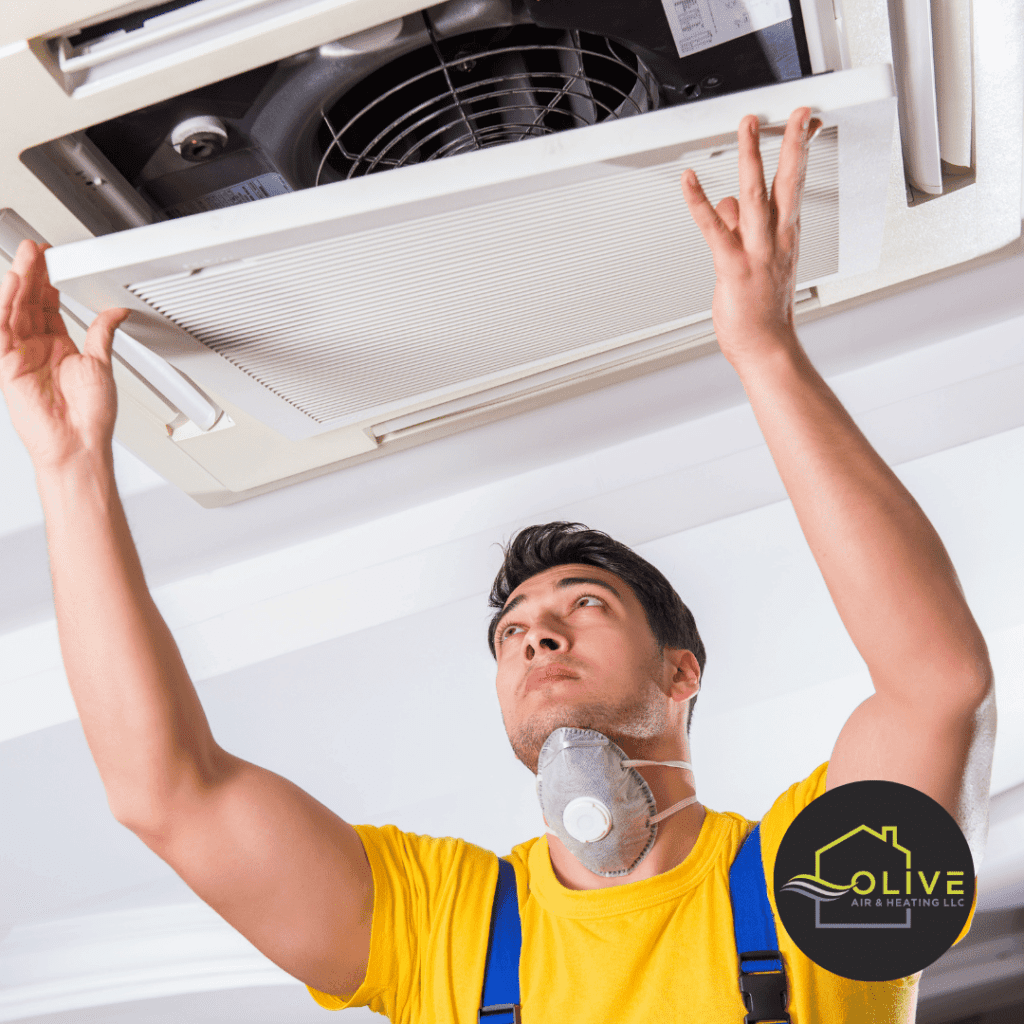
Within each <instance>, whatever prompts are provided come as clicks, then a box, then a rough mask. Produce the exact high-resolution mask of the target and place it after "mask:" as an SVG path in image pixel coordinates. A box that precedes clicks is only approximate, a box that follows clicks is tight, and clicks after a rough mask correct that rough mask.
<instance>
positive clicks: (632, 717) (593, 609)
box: [494, 565, 700, 774]
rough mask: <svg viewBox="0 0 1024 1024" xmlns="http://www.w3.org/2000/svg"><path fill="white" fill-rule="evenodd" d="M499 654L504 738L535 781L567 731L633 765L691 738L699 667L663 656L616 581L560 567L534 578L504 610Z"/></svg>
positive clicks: (587, 568)
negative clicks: (595, 739)
mask: <svg viewBox="0 0 1024 1024" xmlns="http://www.w3.org/2000/svg"><path fill="white" fill-rule="evenodd" d="M494 647H495V652H496V654H497V659H498V675H497V690H498V703H499V705H500V706H501V715H502V719H503V721H504V723H505V731H506V732H507V733H508V737H509V741H510V742H511V744H512V749H513V750H514V751H515V755H516V757H517V758H518V759H519V760H520V761H522V762H523V764H525V765H526V767H527V768H529V769H530V771H532V772H533V773H534V774H536V772H537V757H538V755H539V753H540V749H541V747H542V746H543V744H544V741H545V740H546V739H547V738H548V736H549V735H550V734H551V733H552V732H553V731H554V730H555V729H558V728H560V727H562V726H573V727H575V728H580V729H596V730H597V731H598V732H601V733H604V735H606V736H607V737H608V738H609V739H611V740H612V741H613V742H615V743H617V744H618V745H619V746H620V747H622V748H623V749H624V750H626V751H627V753H630V754H631V755H632V756H634V757H640V756H646V755H647V753H651V752H655V751H657V752H661V750H662V749H663V748H664V744H665V742H666V740H670V739H672V738H675V737H677V736H678V734H679V733H680V731H682V732H683V733H685V712H686V707H687V706H686V705H685V704H684V703H683V701H685V699H686V697H688V696H691V695H692V694H693V693H696V692H697V688H698V683H697V680H698V678H699V675H700V670H699V668H698V666H697V659H696V658H695V657H694V656H693V654H691V653H690V652H689V651H674V650H671V649H666V650H665V652H664V655H662V654H661V653H660V652H659V650H658V645H657V642H656V641H655V639H654V635H653V634H652V633H651V629H650V626H649V625H648V623H647V616H646V615H645V614H644V610H643V607H642V605H641V604H640V602H639V600H638V599H637V597H636V595H635V594H634V593H633V591H632V589H631V588H630V586H629V585H628V584H627V583H624V582H623V581H622V580H621V579H620V578H619V577H618V576H616V575H615V574H614V573H611V572H608V571H607V570H605V569H598V568H596V567H594V566H591V565H559V566H555V567H554V568H552V569H546V570H545V571H544V572H541V573H538V574H537V575H536V576H531V577H530V578H529V579H528V580H526V581H525V582H524V583H522V584H521V585H520V586H519V587H517V588H516V589H515V590H514V591H513V592H512V593H511V594H510V595H509V599H508V600H507V601H506V602H505V610H504V613H503V614H502V616H501V619H500V620H499V621H498V625H497V628H496V629H495V632H494ZM645 752H646V753H645ZM650 759H651V760H653V759H654V758H653V757H652V758H650Z"/></svg>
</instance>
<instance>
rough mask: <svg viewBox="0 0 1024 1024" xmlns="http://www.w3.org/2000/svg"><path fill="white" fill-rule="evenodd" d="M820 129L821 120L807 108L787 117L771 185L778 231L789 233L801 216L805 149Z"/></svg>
mask: <svg viewBox="0 0 1024 1024" xmlns="http://www.w3.org/2000/svg"><path fill="white" fill-rule="evenodd" d="M820 127H821V120H820V119H818V118H814V119H812V118H811V108H810V107H799V108H798V109H796V110H794V111H793V113H792V114H790V117H789V121H788V122H787V123H786V132H785V134H784V135H783V137H782V149H781V151H780V153H779V166H778V170H777V171H776V172H775V181H774V183H773V185H772V199H773V201H774V203H775V208H776V210H777V215H778V228H779V230H780V231H784V232H791V231H793V230H794V229H795V228H796V224H797V221H798V219H799V217H800V204H801V201H802V199H803V190H804V181H805V179H806V176H807V148H808V144H809V139H810V136H811V135H813V134H814V132H815V131H817V129H818V128H820Z"/></svg>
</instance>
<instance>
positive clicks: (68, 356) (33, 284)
mask: <svg viewBox="0 0 1024 1024" xmlns="http://www.w3.org/2000/svg"><path fill="white" fill-rule="evenodd" d="M48 248H49V246H45V245H43V246H40V245H36V244H35V242H31V241H28V240H25V241H23V242H22V243H21V245H19V246H18V251H17V253H16V254H15V257H14V263H13V265H12V267H11V270H10V272H9V273H8V274H7V276H6V277H5V278H4V280H3V285H2V286H0V391H3V393H4V398H5V399H6V400H7V406H8V409H9V410H10V415H11V422H12V423H13V424H14V429H15V430H16V431H17V432H18V435H19V436H20V437H21V440H22V441H23V442H24V444H25V447H26V448H27V449H28V453H29V455H30V456H31V458H32V462H33V465H34V466H35V468H36V470H40V469H59V468H61V467H63V466H66V465H68V464H69V463H71V462H72V461H73V460H75V459H76V458H78V457H80V456H82V455H93V454H95V455H99V456H102V457H105V458H109V456H110V454H111V445H112V442H113V437H114V420H115V419H116V418H117V389H116V387H115V385H114V373H113V369H112V368H111V365H110V353H111V351H112V349H113V346H114V331H115V330H116V329H117V327H118V325H120V324H121V323H122V322H123V321H124V319H125V318H126V317H127V316H128V314H129V312H130V311H129V310H127V309H108V310H106V311H105V312H103V313H100V315H99V316H97V317H96V319H95V320H94V321H93V322H92V326H91V327H90V328H89V331H88V333H87V334H86V336H85V346H84V351H82V352H79V351H78V348H77V347H76V346H75V343H74V342H73V341H72V340H71V337H70V336H69V335H68V331H67V327H66V326H65V324H64V320H63V318H62V317H61V314H60V295H59V293H58V291H57V289H56V288H54V287H53V285H51V284H50V277H49V274H48V273H47V270H46V259H45V258H44V256H43V253H44V252H45V251H46V249H48Z"/></svg>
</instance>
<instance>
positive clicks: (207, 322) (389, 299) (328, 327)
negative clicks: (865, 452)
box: [130, 128, 839, 427]
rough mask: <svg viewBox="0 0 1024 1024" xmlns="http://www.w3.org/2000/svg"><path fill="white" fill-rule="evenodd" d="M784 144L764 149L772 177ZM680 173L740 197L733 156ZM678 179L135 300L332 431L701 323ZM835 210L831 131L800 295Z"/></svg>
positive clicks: (421, 229)
mask: <svg viewBox="0 0 1024 1024" xmlns="http://www.w3.org/2000/svg"><path fill="white" fill-rule="evenodd" d="M780 144H781V138H780V137H778V136H775V137H766V138H765V139H764V140H763V143H762V153H763V156H764V162H765V170H766V176H767V178H768V180H771V178H772V177H773V176H774V173H775V168H776V166H777V164H778V158H779V149H780ZM712 153H715V154H717V155H715V156H712ZM685 166H693V167H694V168H695V169H696V170H697V173H698V175H699V176H700V179H701V181H702V183H703V185H704V188H705V189H706V191H707V193H708V196H709V198H711V201H712V202H713V203H715V202H717V201H718V199H719V198H721V197H723V196H726V195H735V194H736V192H737V190H738V179H737V161H736V152H735V149H728V150H726V151H725V152H723V151H722V150H721V149H720V148H718V149H715V150H705V151H704V152H702V153H699V154H694V153H691V154H689V158H688V160H687V161H686V164H685ZM682 169H683V164H681V163H680V162H678V161H672V162H670V163H668V164H662V165H658V166H655V167H651V168H645V169H642V170H632V171H622V172H621V173H619V174H615V175H612V176H610V177H604V178H599V179H597V180H592V181H589V182H584V183H582V184H578V183H577V184H572V185H567V186H563V187H560V188H553V189H548V190H545V191H542V192H537V193H533V194H530V195H528V196H521V197H517V198H515V199H504V200H500V201H497V202H490V203H485V204H482V205H479V206H472V207H468V208H465V209H463V210H460V211H458V212H457V213H454V214H452V213H446V214H440V215H435V216H431V217H424V218H421V219H417V220H413V221H406V222H405V223H401V224H394V225H389V226H387V227H384V228H380V229H376V230H371V231H363V232H359V233H357V234H349V235H346V236H344V237H342V238H336V239H330V240H328V241H325V242H319V243H315V244H310V245H304V246H299V247H296V248H292V249H286V250H280V251H277V252H271V253H266V254H263V255H260V256H256V257H252V258H250V259H246V260H244V261H241V262H238V263H233V264H230V265H228V266H226V267H223V268H212V269H210V270H207V271H203V272H201V273H198V274H192V275H187V276H178V277H175V278H171V279H164V280H154V281H143V282H138V283H135V284H133V285H132V286H131V288H130V290H131V291H132V293H133V294H135V295H136V296H138V297H139V298H140V299H142V300H143V301H144V302H146V303H147V304H149V305H150V306H151V307H152V308H153V309H155V310H157V311H158V312H160V313H162V314H163V315H164V316H166V317H168V318H169V319H170V320H172V321H173V322H174V323H176V324H177V325H178V326H180V327H181V328H183V329H184V330H185V331H187V332H188V333H189V334H191V335H192V337H194V338H196V339H197V340H199V341H200V342H201V343H202V344H203V345H205V346H206V347H207V348H209V349H210V350H211V351H213V352H216V353H217V354H219V355H221V356H222V357H224V358H225V359H227V360H229V361H230V362H231V363H232V364H234V365H235V366H237V367H238V368H239V369H241V370H242V371H244V372H245V373H246V374H248V375H250V376H251V377H252V378H253V379H254V380H256V381H258V382H259V383H260V384H261V385H263V386H264V387H266V388H268V389H269V390H270V391H272V392H273V393H274V394H276V395H277V396H279V397H280V398H281V399H283V400H284V401H286V402H288V403H289V404H290V405H292V406H293V407H294V408H296V409H298V410H301V411H302V412H303V413H305V414H306V415H307V416H309V417H310V418H312V419H313V420H315V421H316V422H317V423H318V424H321V425H324V426H326V425H328V424H329V425H330V426H331V427H337V426H340V425H344V424H345V423H351V422H357V421H359V420H363V419H366V418H369V417H371V416H381V415H387V414H388V413H389V412H390V411H393V410H395V409H398V408H400V407H402V406H407V405H409V404H410V403H415V402H422V401H425V400H428V399H429V398H430V397H432V396H434V395H436V394H439V393H442V392H446V391H449V390H450V389H452V388H457V387H468V386H478V385H480V384H483V383H485V382H488V381H490V380H492V379H494V378H495V377H497V376H500V375H505V374H508V373H510V372H515V373H525V372H527V371H528V370H529V369H530V368H533V367H536V366H538V365H540V364H542V363H545V362H546V361H550V360H552V359H553V358H557V359H576V358H581V357H583V356H584V355H588V354H590V353H592V352H593V351H596V350H598V349H600V348H603V347H605V346H608V345H610V344H611V345H614V344H615V343H616V341H617V339H622V338H625V337H626V336H633V335H634V334H635V333H638V332H643V331H645V330H650V329H653V328H657V327H659V325H667V324H678V323H680V322H686V320H687V319H689V318H694V317H700V316H705V315H706V313H707V310H708V309H709V308H710V305H711V295H712V290H713V288H714V278H715V275H714V267H713V265H712V264H711V262H710V260H709V259H708V258H707V250H706V244H705V242H704V239H703V237H702V236H701V234H700V232H699V231H698V229H697V228H696V226H695V224H694V223H693V221H692V219H691V218H690V215H689V211H688V210H687V208H686V204H685V202H684V201H683V199H682V195H681V187H680V180H679V179H680V174H681V171H682ZM838 201H839V194H838V164H837V131H836V129H835V128H832V129H829V130H828V131H826V132H824V133H823V134H822V135H821V136H820V137H819V138H818V139H817V140H816V142H815V144H814V147H813V149H812V152H811V155H810V158H809V161H808V175H807V185H806V190H805V194H804V206H803V216H802V222H803V242H802V247H801V255H800V264H799V271H798V279H799V280H801V281H803V280H815V279H818V278H821V277H826V276H828V275H831V274H834V273H836V271H837V269H838V256H839V253H838V244H837V239H838V230H837V228H838ZM495 239H500V240H501V251H500V252H497V253H496V252H495V251H494V240H495ZM379 252H387V253H389V254H390V255H389V258H388V262H387V265H386V266H384V265H382V264H381V262H380V261H379V259H377V258H376V257H375V254H376V253H379ZM300 292H301V293H302V294H303V301H302V305H301V308H296V306H295V303H294V301H293V296H294V295H296V294H299V293H300Z"/></svg>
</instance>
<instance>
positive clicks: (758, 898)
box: [729, 822, 790, 1024]
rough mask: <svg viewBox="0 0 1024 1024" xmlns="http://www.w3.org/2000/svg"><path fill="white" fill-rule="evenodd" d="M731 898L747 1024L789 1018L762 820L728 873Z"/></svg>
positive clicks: (783, 1020)
mask: <svg viewBox="0 0 1024 1024" xmlns="http://www.w3.org/2000/svg"><path fill="white" fill-rule="evenodd" d="M729 896H730V898H731V900H732V920H733V927H734V928H735V930H736V952H737V954H738V955H739V963H740V992H741V994H742V996H743V1002H744V1004H745V1005H746V1008H747V1015H746V1016H745V1017H744V1018H743V1021H744V1024H761V1022H767V1021H780V1022H787V1024H788V1022H789V1019H790V1018H789V1014H788V1013H786V1005H787V1002H788V991H787V984H786V966H785V963H784V962H783V959H782V953H780V952H779V940H778V937H777V936H776V933H775V918H774V917H773V916H772V906H771V903H769V902H768V886H767V884H766V882H765V878H764V865H763V863H762V861H761V823H760V822H758V823H757V825H755V826H754V830H753V831H752V832H751V833H750V835H749V836H747V838H746V841H745V842H744V843H743V846H742V848H741V849H740V852H739V853H738V854H737V856H736V859H735V860H734V861H733V864H732V868H731V869H730V871H729Z"/></svg>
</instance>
